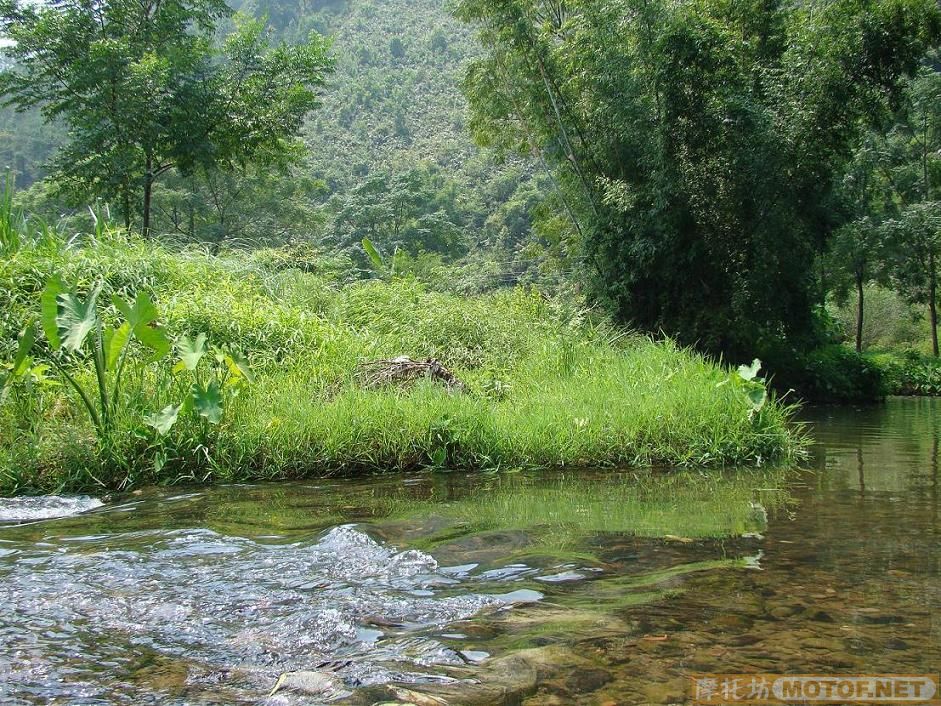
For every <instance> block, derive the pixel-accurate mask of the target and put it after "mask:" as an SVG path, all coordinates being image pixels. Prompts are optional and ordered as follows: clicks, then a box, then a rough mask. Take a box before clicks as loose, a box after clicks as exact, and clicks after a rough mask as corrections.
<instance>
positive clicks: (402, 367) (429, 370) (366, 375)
mask: <svg viewBox="0 0 941 706" xmlns="http://www.w3.org/2000/svg"><path fill="white" fill-rule="evenodd" d="M359 374H360V379H361V380H362V383H363V385H364V386H365V387H384V386H386V385H407V384H410V383H413V382H415V381H416V380H422V379H425V380H434V381H436V382H440V383H442V384H443V385H444V386H445V388H447V390H448V392H465V391H466V389H467V388H466V387H465V386H464V383H463V382H461V381H460V380H458V379H457V377H456V376H455V375H454V373H452V372H451V371H450V370H448V369H447V368H446V367H444V366H443V365H442V364H441V362H440V361H438V360H435V359H434V358H428V359H426V360H412V359H411V358H409V357H408V356H404V355H403V356H399V357H398V358H392V359H391V360H374V361H372V362H369V363H361V364H360V366H359Z"/></svg>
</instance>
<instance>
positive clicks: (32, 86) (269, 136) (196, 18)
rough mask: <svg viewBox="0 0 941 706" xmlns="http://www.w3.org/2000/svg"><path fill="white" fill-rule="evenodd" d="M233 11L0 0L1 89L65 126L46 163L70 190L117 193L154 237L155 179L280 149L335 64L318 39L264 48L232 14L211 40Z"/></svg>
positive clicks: (129, 218) (163, 3) (146, 1)
mask: <svg viewBox="0 0 941 706" xmlns="http://www.w3.org/2000/svg"><path fill="white" fill-rule="evenodd" d="M229 14H230V10H229V8H228V6H227V5H226V4H225V2H224V0H143V1H141V0H50V1H49V2H46V3H35V2H28V1H26V0H0V34H2V35H3V36H5V37H7V38H9V39H10V40H12V42H13V45H12V46H11V47H9V48H8V49H7V53H8V54H9V55H10V56H11V57H12V59H13V64H12V67H11V68H8V69H7V70H4V71H3V72H2V73H0V94H2V95H4V96H5V98H6V103H7V104H12V105H15V106H17V107H18V108H20V109H28V108H30V107H33V106H39V107H41V109H42V112H43V115H44V116H45V117H46V119H47V120H49V121H53V120H56V119H58V120H61V121H62V122H64V123H65V124H66V126H67V127H68V130H69V139H68V142H67V143H66V145H65V146H64V147H63V149H62V150H61V151H60V153H59V155H58V157H57V158H56V160H55V162H54V164H53V178H54V179H55V181H56V182H57V183H58V184H59V185H60V187H61V188H62V189H63V190H64V191H65V192H67V193H68V194H70V195H71V196H72V197H73V198H74V199H76V200H80V199H84V198H88V197H89V196H97V197H101V198H105V199H109V200H111V199H116V200H117V203H118V205H119V207H120V209H121V212H122V214H123V216H124V219H125V223H126V224H127V225H128V227H130V226H131V224H132V222H133V221H135V220H136V219H137V218H139V223H140V227H141V230H142V232H143V233H144V234H145V235H148V236H149V235H150V231H151V207H152V200H153V189H154V184H155V183H156V182H157V180H158V179H159V178H160V177H161V176H162V175H164V174H166V173H167V172H169V171H170V170H172V169H177V170H179V171H180V172H181V173H183V174H184V175H186V174H191V173H193V172H195V171H197V170H199V169H202V170H212V169H215V168H217V167H220V166H223V167H230V166H233V165H239V164H245V163H248V162H254V161H262V162H264V161H266V160H269V159H272V158H274V157H275V156H277V155H280V154H282V153H283V151H284V150H285V149H286V147H287V145H288V143H289V142H290V141H291V140H292V139H293V138H294V136H295V135H296V134H297V132H298V131H299V129H300V127H301V125H302V122H303V119H304V116H305V115H306V114H307V113H308V112H310V111H311V110H312V109H313V108H314V107H316V105H317V102H318V92H319V90H320V89H321V87H322V86H323V82H324V76H325V74H326V73H327V72H328V71H329V69H330V67H331V59H330V58H329V55H328V43H327V42H326V40H324V39H323V38H322V37H320V36H319V35H316V34H312V35H311V36H310V38H309V41H308V42H307V43H306V44H301V45H295V46H288V45H284V44H280V45H277V46H271V45H270V43H269V41H268V39H267V36H266V34H265V31H264V27H263V25H262V24H261V23H259V22H256V21H248V20H243V19H238V18H237V21H236V27H235V30H234V32H233V33H232V34H231V35H230V36H229V37H228V38H226V40H225V41H224V42H223V43H222V44H221V46H220V45H219V44H218V43H216V42H215V41H214V36H213V35H214V33H215V32H216V30H217V27H218V25H219V23H220V21H221V20H223V19H224V18H226V17H228V16H229Z"/></svg>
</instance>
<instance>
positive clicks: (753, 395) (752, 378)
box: [718, 358, 768, 417]
mask: <svg viewBox="0 0 941 706" xmlns="http://www.w3.org/2000/svg"><path fill="white" fill-rule="evenodd" d="M760 371H761V361H760V360H758V358H755V360H753V361H752V364H751V365H740V366H739V367H738V370H737V371H736V372H735V374H733V375H730V376H729V377H728V379H726V380H724V381H722V382H720V383H719V385H718V387H722V386H723V385H728V384H731V385H732V386H733V387H734V388H735V389H736V390H738V391H740V392H741V393H742V395H743V396H744V397H745V400H746V401H747V402H748V416H749V417H754V416H755V415H756V414H758V413H759V412H760V411H761V410H762V408H763V407H764V406H765V404H766V403H767V402H768V390H767V388H766V387H765V380H764V378H760V377H758V373H759V372H760Z"/></svg>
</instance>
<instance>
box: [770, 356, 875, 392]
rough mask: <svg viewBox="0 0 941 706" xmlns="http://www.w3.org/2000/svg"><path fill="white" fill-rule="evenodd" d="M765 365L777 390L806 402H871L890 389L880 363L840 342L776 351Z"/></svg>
mask: <svg viewBox="0 0 941 706" xmlns="http://www.w3.org/2000/svg"><path fill="white" fill-rule="evenodd" d="M768 368H769V369H770V370H771V372H772V382H773V385H774V387H775V388H776V389H777V390H779V391H782V392H786V391H788V390H794V391H795V392H796V393H797V394H798V395H799V396H800V397H801V398H803V399H805V400H807V401H810V402H872V401H875V400H879V399H882V398H883V397H885V396H886V394H889V392H890V391H891V389H890V386H889V382H888V379H887V375H886V372H885V369H884V367H883V366H881V365H879V364H878V363H877V362H876V361H874V360H872V359H871V358H869V357H867V356H865V355H860V354H858V353H856V351H854V350H851V349H850V348H847V347H846V346H843V345H840V344H830V345H825V346H821V347H819V348H814V349H811V350H809V351H795V350H785V351H778V352H777V353H776V355H773V356H772V357H771V358H770V359H769V361H768Z"/></svg>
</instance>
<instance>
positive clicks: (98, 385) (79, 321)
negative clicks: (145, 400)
mask: <svg viewBox="0 0 941 706" xmlns="http://www.w3.org/2000/svg"><path fill="white" fill-rule="evenodd" d="M101 289H102V285H101V283H98V284H97V285H96V286H95V287H94V288H93V289H92V291H91V292H90V293H89V294H88V295H87V296H86V297H84V298H82V297H81V296H79V295H78V294H76V293H75V292H73V291H70V290H69V289H67V288H66V286H65V285H64V284H63V282H62V280H61V279H59V278H58V277H54V278H52V279H51V280H49V282H48V283H47V284H46V287H45V289H44V290H43V293H42V296H41V298H40V308H41V317H40V321H41V324H42V330H43V332H44V334H45V337H46V340H47V342H48V344H49V349H50V350H49V354H48V359H49V362H50V363H51V364H52V366H53V367H54V368H55V369H56V371H57V372H58V373H59V374H60V375H61V376H62V377H63V378H64V379H65V381H66V382H67V383H68V384H69V385H70V386H71V387H72V388H73V389H74V390H75V392H76V393H77V394H78V396H79V398H80V399H81V401H82V404H83V406H84V407H85V409H86V411H87V412H88V415H89V417H90V418H91V421H92V424H93V425H94V427H95V431H96V433H97V434H98V438H99V440H101V441H106V440H107V439H108V438H109V436H110V434H111V432H112V431H113V430H114V423H115V418H116V416H117V414H118V412H119V411H120V405H121V401H122V396H121V383H122V379H123V377H124V373H125V370H126V368H127V366H128V365H129V364H134V365H142V364H143V365H146V364H147V363H150V362H155V361H158V360H161V359H162V358H165V357H166V356H167V355H168V354H169V353H170V349H171V345H170V339H169V338H168V337H167V335H166V333H165V332H164V330H163V329H162V328H160V326H158V325H157V317H158V313H157V308H156V307H155V306H154V304H153V302H152V301H151V300H150V297H148V296H147V294H145V293H140V294H138V295H137V298H136V299H135V300H134V301H133V303H131V302H128V301H125V300H124V299H122V298H121V297H119V296H117V295H115V296H113V297H112V298H111V302H112V304H113V305H114V308H115V309H116V310H117V312H119V313H120V317H119V321H118V325H117V326H114V327H110V326H106V325H105V323H104V322H103V320H102V317H101V313H100V311H99V306H98V299H99V296H100V295H101ZM134 343H136V344H138V345H139V346H141V347H142V348H143V349H144V350H146V351H147V353H148V355H147V357H146V358H145V359H144V360H143V361H141V360H139V359H138V358H134V359H132V358H131V357H130V356H129V352H130V351H131V348H132V344H134ZM85 360H90V361H91V363H92V365H93V369H94V373H95V376H94V387H92V386H87V387H86V386H85V385H82V384H81V383H80V382H79V381H78V379H76V377H75V376H74V375H73V373H72V372H70V368H73V369H74V364H75V363H77V362H80V361H85ZM132 360H133V361H134V362H133V363H131V361H132Z"/></svg>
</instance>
